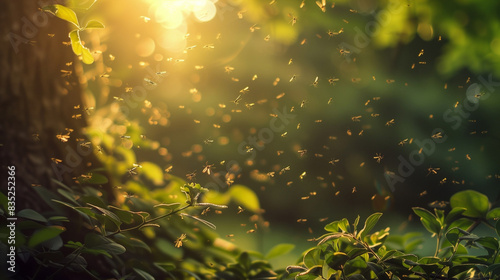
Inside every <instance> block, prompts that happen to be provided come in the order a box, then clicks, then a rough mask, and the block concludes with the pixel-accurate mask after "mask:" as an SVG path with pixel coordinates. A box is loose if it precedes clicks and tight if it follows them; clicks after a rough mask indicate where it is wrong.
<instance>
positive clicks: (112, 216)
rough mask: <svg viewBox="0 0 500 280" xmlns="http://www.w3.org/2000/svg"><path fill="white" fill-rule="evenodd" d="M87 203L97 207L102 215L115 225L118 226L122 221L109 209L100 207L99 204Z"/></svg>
mask: <svg viewBox="0 0 500 280" xmlns="http://www.w3.org/2000/svg"><path fill="white" fill-rule="evenodd" d="M87 205H89V206H91V207H93V208H95V209H97V210H98V211H99V212H101V213H102V214H103V215H104V216H106V217H108V218H109V219H110V220H111V221H112V222H113V223H114V224H115V225H116V226H117V227H120V225H121V224H122V221H121V220H120V218H118V216H117V215H116V214H115V213H113V212H111V211H109V210H108V209H104V208H101V207H99V206H95V205H93V204H90V203H87Z"/></svg>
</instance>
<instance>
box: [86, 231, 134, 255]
mask: <svg viewBox="0 0 500 280" xmlns="http://www.w3.org/2000/svg"><path fill="white" fill-rule="evenodd" d="M85 246H86V247H87V248H88V249H91V250H104V251H106V252H107V253H108V254H111V255H113V254H115V255H119V254H123V253H125V251H126V249H125V247H123V246H122V245H120V244H118V243H116V242H114V241H113V240H111V239H109V238H106V237H104V236H101V235H98V234H95V233H88V234H87V235H85Z"/></svg>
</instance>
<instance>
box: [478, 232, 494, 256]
mask: <svg viewBox="0 0 500 280" xmlns="http://www.w3.org/2000/svg"><path fill="white" fill-rule="evenodd" d="M475 242H476V244H479V245H481V246H482V247H483V248H484V249H485V250H486V251H488V255H489V257H492V256H493V254H495V252H496V251H497V250H498V249H499V244H498V240H497V239H496V238H494V237H490V236H487V237H481V238H478V239H477V240H476V241H475Z"/></svg>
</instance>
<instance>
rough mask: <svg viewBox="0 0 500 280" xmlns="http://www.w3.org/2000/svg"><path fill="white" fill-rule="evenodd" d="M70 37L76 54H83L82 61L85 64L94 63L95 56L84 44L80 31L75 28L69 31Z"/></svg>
mask: <svg viewBox="0 0 500 280" xmlns="http://www.w3.org/2000/svg"><path fill="white" fill-rule="evenodd" d="M69 38H70V40H71V48H72V49H73V52H74V53H75V54H76V55H81V57H82V61H83V63H85V64H92V63H93V62H94V56H93V55H92V53H90V50H89V49H88V48H86V47H84V46H83V44H82V41H81V40H80V31H79V30H73V31H71V32H70V33H69Z"/></svg>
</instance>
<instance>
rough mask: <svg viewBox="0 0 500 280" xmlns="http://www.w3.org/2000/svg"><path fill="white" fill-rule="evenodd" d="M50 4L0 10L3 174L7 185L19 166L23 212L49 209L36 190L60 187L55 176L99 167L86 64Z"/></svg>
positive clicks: (16, 4)
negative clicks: (84, 81) (87, 130)
mask: <svg viewBox="0 0 500 280" xmlns="http://www.w3.org/2000/svg"><path fill="white" fill-rule="evenodd" d="M49 4H55V2H54V1H51V2H48V1H46V0H44V1H42V0H41V1H33V0H15V1H13V0H9V1H4V2H3V5H2V8H1V9H0V34H1V43H0V67H1V70H0V71H1V72H0V111H1V113H2V118H1V119H0V135H1V136H0V157H1V162H0V163H1V173H2V174H1V175H0V178H1V184H2V187H1V188H2V190H4V189H6V188H7V176H8V175H7V167H8V166H15V172H16V175H15V176H16V177H15V180H16V211H19V210H21V209H25V208H32V209H35V210H41V209H44V208H46V207H47V206H46V205H42V204H41V202H40V201H41V200H40V199H39V197H38V195H37V192H35V191H34V189H33V188H40V187H43V188H48V189H51V190H54V189H55V188H56V185H55V183H54V179H56V180H59V181H61V182H63V183H64V184H66V185H74V182H75V180H74V179H73V178H74V177H77V176H79V175H81V174H83V173H84V172H85V171H87V172H88V170H89V166H94V167H95V166H96V165H98V161H97V159H96V157H95V155H94V153H93V151H92V146H91V145H90V146H88V147H87V145H86V144H85V142H86V141H87V140H86V138H85V136H84V135H82V132H81V130H82V128H83V127H85V126H86V120H85V112H84V105H83V104H82V98H81V97H82V89H81V85H80V83H79V79H78V75H77V73H75V65H78V64H79V63H80V62H78V61H77V59H76V57H75V55H74V54H73V53H72V50H71V46H69V45H68V44H66V42H69V38H68V32H69V25H68V23H67V22H65V21H63V20H61V19H58V18H56V17H54V16H53V15H51V14H48V13H46V12H43V11H41V10H40V8H41V7H43V6H45V5H49ZM76 69H78V67H77V68H76ZM80 115H81V116H80ZM103 187H105V188H106V189H107V190H111V188H110V186H103Z"/></svg>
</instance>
